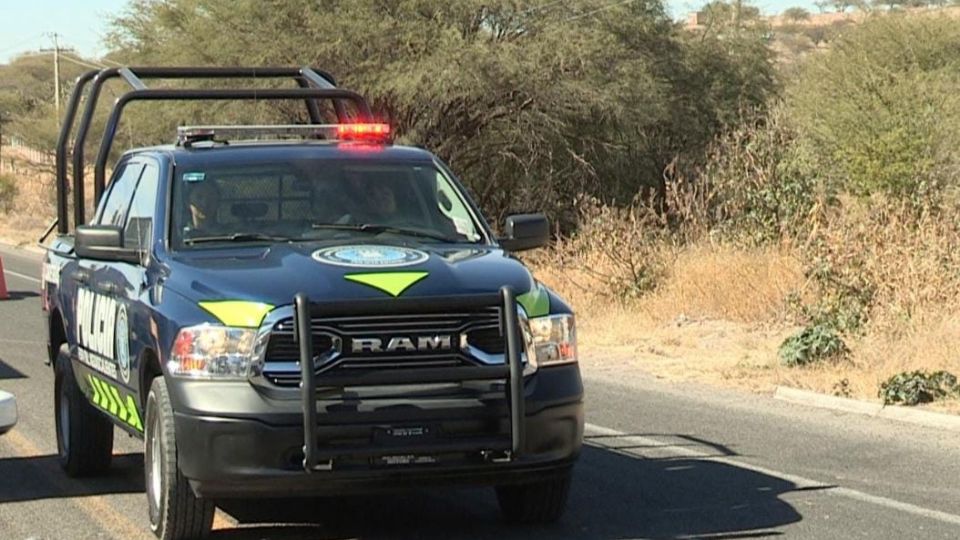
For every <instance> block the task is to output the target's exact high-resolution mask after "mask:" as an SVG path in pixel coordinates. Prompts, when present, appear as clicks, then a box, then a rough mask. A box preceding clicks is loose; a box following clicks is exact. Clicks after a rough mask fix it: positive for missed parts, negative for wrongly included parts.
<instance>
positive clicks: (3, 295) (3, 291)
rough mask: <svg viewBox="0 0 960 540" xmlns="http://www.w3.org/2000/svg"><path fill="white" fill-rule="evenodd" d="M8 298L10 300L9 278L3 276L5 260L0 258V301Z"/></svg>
mask: <svg viewBox="0 0 960 540" xmlns="http://www.w3.org/2000/svg"><path fill="white" fill-rule="evenodd" d="M7 298H10V293H8V292H7V278H6V277H4V275H3V259H2V258H0V300H6V299H7Z"/></svg>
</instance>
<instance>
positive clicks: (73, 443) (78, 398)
mask: <svg viewBox="0 0 960 540" xmlns="http://www.w3.org/2000/svg"><path fill="white" fill-rule="evenodd" d="M53 387H54V398H53V402H54V416H55V417H56V426H57V454H58V461H59V462H60V467H61V468H62V469H63V470H64V472H66V473H67V476H71V477H78V476H95V475H98V474H103V473H104V472H106V471H107V469H109V468H110V459H111V458H112V457H113V423H112V422H111V421H110V419H109V418H107V416H106V415H105V414H103V413H101V412H100V411H98V410H97V409H96V408H95V407H94V406H93V405H91V404H90V402H89V401H87V397H86V396H84V395H83V392H81V391H80V387H79V386H78V385H77V379H76V378H75V377H74V374H73V365H72V364H71V361H70V353H69V351H68V349H67V348H66V346H64V347H63V348H61V349H60V351H59V352H58V353H57V363H56V366H55V368H54V384H53Z"/></svg>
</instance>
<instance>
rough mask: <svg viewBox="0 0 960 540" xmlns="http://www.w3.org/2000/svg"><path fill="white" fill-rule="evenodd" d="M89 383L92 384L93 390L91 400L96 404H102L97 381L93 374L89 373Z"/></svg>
mask: <svg viewBox="0 0 960 540" xmlns="http://www.w3.org/2000/svg"><path fill="white" fill-rule="evenodd" d="M87 383H88V384H89V386H90V390H91V391H92V392H93V395H92V396H90V400H91V401H93V403H94V404H96V405H100V389H99V388H98V387H97V383H96V381H94V378H93V375H89V374H88V375H87Z"/></svg>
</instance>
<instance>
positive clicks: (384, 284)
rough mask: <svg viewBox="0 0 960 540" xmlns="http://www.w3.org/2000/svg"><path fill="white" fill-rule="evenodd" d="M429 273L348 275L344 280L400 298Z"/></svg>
mask: <svg viewBox="0 0 960 540" xmlns="http://www.w3.org/2000/svg"><path fill="white" fill-rule="evenodd" d="M427 275H428V273H427V272H371V273H362V274H346V275H344V276H343V277H344V279H347V280H349V281H353V282H356V283H361V284H363V285H367V286H368V287H373V288H374V289H380V290H381V291H383V292H385V293H387V294H389V295H390V296H400V295H401V294H403V291H405V290H407V289H409V288H410V287H411V286H413V284H414V283H416V282H418V281H420V280H421V279H423V278H425V277H427Z"/></svg>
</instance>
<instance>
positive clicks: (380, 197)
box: [344, 170, 400, 225]
mask: <svg viewBox="0 0 960 540" xmlns="http://www.w3.org/2000/svg"><path fill="white" fill-rule="evenodd" d="M344 178H345V180H346V182H345V184H346V185H345V186H344V191H345V192H346V193H345V195H346V198H347V199H348V204H347V208H350V212H349V214H348V215H347V216H344V217H348V219H349V221H348V222H349V223H358V224H359V223H373V224H376V225H388V224H394V223H396V222H397V221H398V219H399V218H400V216H399V215H398V213H397V197H396V194H395V193H394V191H393V185H391V182H390V181H389V180H381V179H374V178H370V177H369V176H367V175H364V174H363V173H361V172H358V171H351V170H347V171H344Z"/></svg>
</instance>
